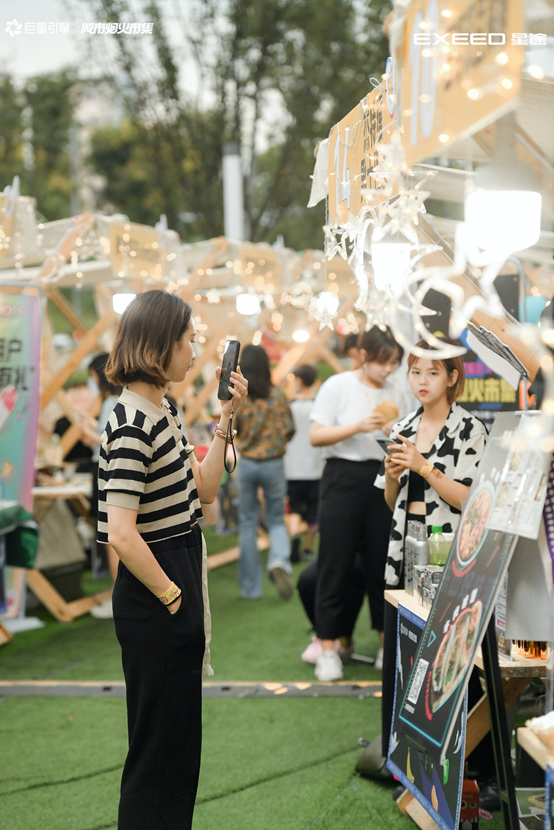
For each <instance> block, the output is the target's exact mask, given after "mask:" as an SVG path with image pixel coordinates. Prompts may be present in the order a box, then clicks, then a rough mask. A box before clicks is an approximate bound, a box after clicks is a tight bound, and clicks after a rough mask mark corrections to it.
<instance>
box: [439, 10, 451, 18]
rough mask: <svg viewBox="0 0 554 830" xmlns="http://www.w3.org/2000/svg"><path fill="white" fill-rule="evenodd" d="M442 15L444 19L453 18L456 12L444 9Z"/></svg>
mask: <svg viewBox="0 0 554 830" xmlns="http://www.w3.org/2000/svg"><path fill="white" fill-rule="evenodd" d="M441 14H442V16H443V17H452V16H453V15H454V12H453V11H451V10H450V9H443V10H442V12H441Z"/></svg>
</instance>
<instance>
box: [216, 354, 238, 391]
mask: <svg viewBox="0 0 554 830" xmlns="http://www.w3.org/2000/svg"><path fill="white" fill-rule="evenodd" d="M239 354H240V342H239V341H238V340H227V342H226V343H225V350H224V352H223V358H222V360H221V374H220V376H219V387H218V390H217V397H218V398H219V400H220V401H230V400H231V398H232V397H233V396H232V395H231V393H230V391H229V386H232V385H233V384H232V382H231V372H236V371H237V366H238V363H239Z"/></svg>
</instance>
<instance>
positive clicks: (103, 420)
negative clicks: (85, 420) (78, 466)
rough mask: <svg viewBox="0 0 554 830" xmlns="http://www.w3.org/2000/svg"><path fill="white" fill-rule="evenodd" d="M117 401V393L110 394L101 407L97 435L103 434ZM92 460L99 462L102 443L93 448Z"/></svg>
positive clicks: (95, 462)
mask: <svg viewBox="0 0 554 830" xmlns="http://www.w3.org/2000/svg"><path fill="white" fill-rule="evenodd" d="M117 401H118V397H117V395H108V397H107V398H106V400H105V401H103V402H102V408H101V409H100V415H99V416H98V421H97V424H96V434H97V435H102V433H103V432H104V430H105V429H106V427H107V425H108V421H109V420H110V415H111V414H112V412H113V410H114V406H115V405H116V403H117ZM92 461H93V463H94V464H98V462H99V461H100V444H95V445H94V449H93V450H92Z"/></svg>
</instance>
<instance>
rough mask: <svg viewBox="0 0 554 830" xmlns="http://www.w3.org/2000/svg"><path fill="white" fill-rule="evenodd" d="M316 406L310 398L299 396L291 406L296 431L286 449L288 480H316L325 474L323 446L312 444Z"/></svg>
mask: <svg viewBox="0 0 554 830" xmlns="http://www.w3.org/2000/svg"><path fill="white" fill-rule="evenodd" d="M313 406H314V402H313V400H310V399H309V398H298V399H297V400H295V401H292V402H291V405H290V408H291V412H292V417H293V419H294V427H295V430H296V432H295V433H294V437H293V438H292V440H291V441H289V443H288V444H287V448H286V450H285V478H286V479H287V480H288V481H314V480H316V481H317V480H318V479H320V478H321V476H322V475H323V467H324V465H325V460H324V458H323V452H322V447H312V445H311V444H310V423H311V421H310V415H311V412H312V409H313Z"/></svg>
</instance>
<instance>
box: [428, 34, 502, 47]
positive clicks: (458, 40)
mask: <svg viewBox="0 0 554 830" xmlns="http://www.w3.org/2000/svg"><path fill="white" fill-rule="evenodd" d="M448 38H450V43H449V42H448ZM414 43H417V44H418V45H419V46H436V45H437V43H444V44H445V45H446V46H449V45H452V46H469V45H471V46H487V45H488V46H504V44H505V43H506V35H505V34H504V32H471V33H470V32H447V33H446V34H445V35H439V34H437V33H436V32H416V34H414Z"/></svg>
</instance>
